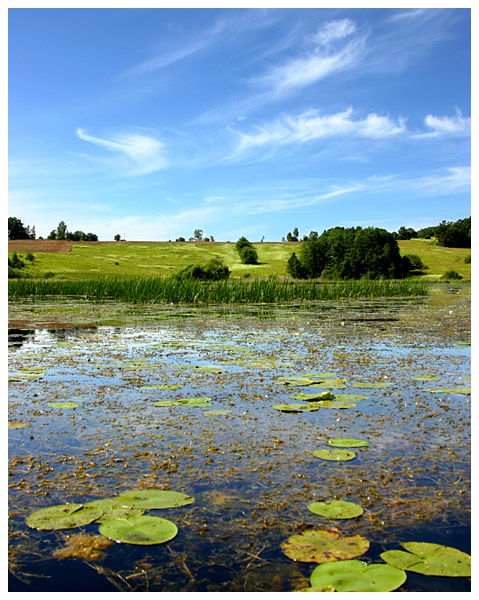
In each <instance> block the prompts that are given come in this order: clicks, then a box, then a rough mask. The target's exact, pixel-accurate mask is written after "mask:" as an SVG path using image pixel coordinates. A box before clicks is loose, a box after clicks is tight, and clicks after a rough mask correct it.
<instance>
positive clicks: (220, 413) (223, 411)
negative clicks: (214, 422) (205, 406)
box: [203, 408, 231, 417]
mask: <svg viewBox="0 0 479 600" xmlns="http://www.w3.org/2000/svg"><path fill="white" fill-rule="evenodd" d="M230 412H231V411H230V410H226V409H224V408H218V409H217V410H205V411H203V414H205V415H208V416H210V417H221V416H223V415H229V414H230Z"/></svg>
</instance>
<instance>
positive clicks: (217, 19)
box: [8, 5, 471, 241]
mask: <svg viewBox="0 0 479 600" xmlns="http://www.w3.org/2000/svg"><path fill="white" fill-rule="evenodd" d="M409 6H410V5H409ZM8 13H9V14H8V216H11V217H17V218H19V219H21V220H22V222H23V223H24V225H25V226H26V225H29V226H35V228H36V234H37V237H39V236H42V237H47V236H48V235H49V233H50V232H51V231H52V230H54V229H56V227H57V225H58V223H59V222H60V221H64V222H65V223H66V224H67V227H68V230H69V231H72V232H73V231H77V230H80V231H84V232H85V233H96V234H97V235H98V237H99V239H100V240H111V241H113V239H114V236H115V235H116V234H120V235H121V237H122V238H125V239H126V240H129V241H133V240H139V241H141V240H145V241H147V240H150V241H168V240H172V241H173V240H175V239H177V238H178V237H180V236H181V237H184V238H186V239H188V238H190V237H192V236H193V234H194V231H195V230H196V229H201V230H202V231H203V233H204V235H205V236H213V237H214V239H215V240H216V241H236V240H237V239H238V238H239V237H241V236H246V237H247V238H248V239H249V240H250V241H259V240H261V239H264V241H280V240H281V239H282V238H283V237H285V236H286V235H287V233H288V232H292V231H293V229H294V228H295V227H297V228H298V229H299V234H300V237H302V236H303V235H307V234H308V233H309V232H310V231H317V232H318V233H322V231H324V230H326V229H329V228H331V227H336V226H341V227H355V226H361V227H369V226H373V227H382V228H384V229H387V230H388V231H397V230H398V228H399V227H401V226H405V227H412V228H414V229H416V230H418V229H420V228H422V227H429V226H433V225H437V224H438V223H439V222H441V221H442V220H447V221H455V220H457V219H463V218H466V217H468V216H470V214H471V11H470V9H469V8H458V9H452V8H373V9H366V8H354V7H353V8H337V9H323V8H298V9H294V8H284V9H283V8H261V9H255V8H177V9H171V8H137V9H135V8H10V9H9V11H8Z"/></svg>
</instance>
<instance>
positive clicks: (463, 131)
mask: <svg viewBox="0 0 479 600" xmlns="http://www.w3.org/2000/svg"><path fill="white" fill-rule="evenodd" d="M424 123H425V124H426V126H427V127H428V128H429V129H430V130H431V131H428V132H425V133H420V134H418V136H417V137H439V136H462V135H470V133H471V119H470V118H469V117H463V116H462V114H461V112H460V111H459V110H457V111H456V114H455V116H453V117H449V116H442V117H438V116H434V115H427V117H426V118H425V119H424Z"/></svg>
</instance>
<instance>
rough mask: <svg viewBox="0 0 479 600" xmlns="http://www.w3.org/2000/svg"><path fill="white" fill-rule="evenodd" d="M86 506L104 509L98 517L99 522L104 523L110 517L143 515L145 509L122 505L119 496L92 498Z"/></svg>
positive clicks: (119, 517)
mask: <svg viewBox="0 0 479 600" xmlns="http://www.w3.org/2000/svg"><path fill="white" fill-rule="evenodd" d="M84 506H85V507H90V506H94V507H98V508H100V509H101V510H102V513H103V514H102V515H101V516H100V517H99V518H98V519H97V521H98V522H99V523H104V522H105V521H109V520H110V519H122V518H125V517H132V516H138V515H142V514H143V513H144V512H145V511H144V509H142V508H136V507H135V508H134V507H131V506H122V505H121V503H119V501H118V499H117V498H102V499H100V500H92V502H87V503H86V504H84Z"/></svg>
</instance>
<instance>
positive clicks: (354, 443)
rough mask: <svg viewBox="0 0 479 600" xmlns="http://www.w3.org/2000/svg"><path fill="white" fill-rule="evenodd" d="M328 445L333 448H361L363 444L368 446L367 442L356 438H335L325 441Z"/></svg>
mask: <svg viewBox="0 0 479 600" xmlns="http://www.w3.org/2000/svg"><path fill="white" fill-rule="evenodd" d="M326 443H327V444H328V445H329V446H334V447H335V448H362V447H363V446H369V445H370V443H369V442H365V441H364V440H356V439H354V438H335V439H332V440H328V441H327V442H326Z"/></svg>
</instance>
